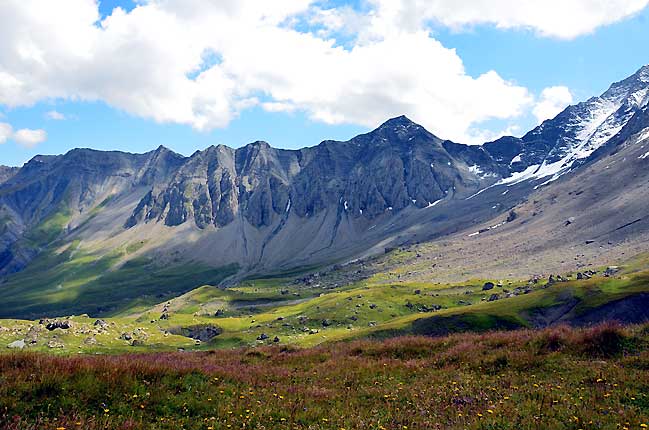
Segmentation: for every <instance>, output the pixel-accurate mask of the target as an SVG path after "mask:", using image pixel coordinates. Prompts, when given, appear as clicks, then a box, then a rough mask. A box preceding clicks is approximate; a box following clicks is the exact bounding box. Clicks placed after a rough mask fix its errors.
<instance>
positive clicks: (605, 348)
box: [580, 321, 627, 357]
mask: <svg viewBox="0 0 649 430" xmlns="http://www.w3.org/2000/svg"><path fill="white" fill-rule="evenodd" d="M626 340H627V335H626V334H625V332H624V328H623V327H622V326H621V325H620V324H619V323H617V322H613V321H612V322H606V323H603V324H600V325H598V326H595V327H593V328H591V329H588V330H586V331H585V333H584V334H583V336H582V338H581V342H580V343H581V347H582V351H583V352H584V353H586V354H589V355H595V356H600V357H614V356H616V355H619V354H621V353H622V352H623V350H624V345H625V344H626Z"/></svg>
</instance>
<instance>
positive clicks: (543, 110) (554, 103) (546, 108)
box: [532, 86, 573, 123]
mask: <svg viewBox="0 0 649 430" xmlns="http://www.w3.org/2000/svg"><path fill="white" fill-rule="evenodd" d="M572 102H573V97H572V93H571V92H570V89H568V88H567V87H564V86H556V87H548V88H546V89H544V90H543V91H542V92H541V97H540V99H539V100H538V101H537V103H536V104H535V106H534V109H533V110H532V113H533V114H534V116H535V117H536V119H537V121H538V122H539V123H541V122H543V121H545V120H546V119H552V118H554V117H555V116H557V115H558V114H559V113H560V112H561V111H562V110H564V109H565V108H566V107H567V106H569V105H571V104H572Z"/></svg>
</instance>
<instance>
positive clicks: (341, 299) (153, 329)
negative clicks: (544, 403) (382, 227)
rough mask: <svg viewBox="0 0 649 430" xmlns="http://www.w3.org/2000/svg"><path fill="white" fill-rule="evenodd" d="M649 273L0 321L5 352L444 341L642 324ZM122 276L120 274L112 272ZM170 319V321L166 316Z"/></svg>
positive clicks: (191, 295)
mask: <svg viewBox="0 0 649 430" xmlns="http://www.w3.org/2000/svg"><path fill="white" fill-rule="evenodd" d="M79 258H81V257H79ZM644 267H646V266H645V265H644V263H642V262H630V263H629V265H628V266H627V267H626V268H625V269H624V270H622V271H621V272H619V273H618V274H616V275H615V276H613V277H608V278H606V277H603V276H601V275H600V276H596V277H594V278H592V279H589V280H583V281H570V282H563V283H558V284H555V285H547V284H544V283H543V282H541V283H539V284H537V285H534V286H533V287H532V288H531V292H529V294H521V295H518V296H515V297H512V298H502V299H501V300H498V301H494V302H489V301H487V300H486V299H487V298H489V297H490V295H491V294H493V293H499V294H500V295H501V297H503V296H504V290H509V291H512V290H513V289H515V288H516V287H521V286H524V285H527V283H523V282H513V281H512V282H511V283H505V286H503V287H495V288H494V289H493V290H491V291H482V285H483V283H484V282H483V281H471V282H467V283H463V284H461V285H444V284H437V283H430V284H426V283H417V284H411V283H389V282H386V280H385V276H384V275H383V274H377V275H376V276H374V277H372V278H369V279H366V280H363V281H359V282H356V283H353V284H350V285H348V286H345V287H340V288H337V289H328V288H327V287H325V286H321V285H318V284H315V285H313V286H310V287H308V288H305V287H304V286H301V285H296V284H295V283H294V282H293V281H292V279H291V278H271V279H259V280H249V281H246V282H244V283H242V284H241V285H239V286H237V287H234V288H229V289H221V288H217V287H213V286H209V285H205V286H203V287H200V288H197V289H194V290H192V291H189V292H187V293H185V294H182V295H180V296H178V297H176V298H175V299H171V300H166V299H165V300H161V299H156V297H155V296H153V297H151V300H157V302H158V303H159V304H158V305H155V306H150V304H147V303H146V299H145V300H139V301H132V300H125V301H124V307H123V309H122V311H121V312H119V313H118V312H115V313H113V314H112V317H111V318H106V321H107V322H108V323H109V326H108V327H107V328H106V329H105V330H103V331H100V332H99V333H95V331H93V330H95V329H94V327H93V326H92V323H93V322H94V319H93V318H87V317H76V319H75V321H76V322H75V327H74V328H73V329H71V330H67V331H65V330H60V329H57V330H54V331H53V332H48V331H44V330H41V329H40V328H39V326H40V325H39V324H38V323H36V322H30V321H20V322H16V321H12V322H9V323H7V322H5V321H2V320H0V326H5V327H6V328H7V329H5V330H4V331H2V330H0V346H2V345H3V344H4V345H6V344H8V343H10V342H12V341H14V340H19V339H24V338H27V339H29V333H30V330H38V331H39V334H38V336H37V341H36V342H34V344H31V345H29V346H28V347H27V349H29V350H41V351H52V352H60V353H69V352H76V351H79V350H80V351H87V352H90V351H101V352H106V351H113V352H120V351H139V350H146V349H147V348H152V349H156V350H159V349H175V348H179V347H180V348H184V349H212V348H230V347H239V346H257V345H264V344H273V343H275V342H274V339H275V338H276V337H277V339H278V343H280V344H293V345H300V346H313V345H317V344H320V343H326V342H332V341H340V340H352V339H359V338H368V337H372V338H385V337H393V336H398V335H407V334H424V335H444V334H447V333H453V332H461V331H489V330H495V329H516V328H527V327H530V328H534V327H543V326H546V325H550V324H557V323H572V324H578V325H587V324H590V323H592V322H596V321H599V320H601V319H606V318H608V317H613V318H621V319H625V318H628V317H629V315H634V316H636V317H638V318H640V317H642V315H645V314H647V312H649V307H648V306H647V301H648V300H649V271H643V270H641V269H642V268H644ZM124 270H128V269H124ZM133 270H134V272H131V273H130V275H129V276H135V277H137V279H141V278H140V277H141V276H143V275H142V273H141V272H138V271H135V270H136V269H133ZM138 270H139V269H138ZM170 270H171V269H170ZM125 273H129V272H125ZM202 273H203V272H196V271H195V269H191V268H190V269H188V272H183V273H182V276H184V277H186V278H187V279H188V280H191V282H199V281H200V278H198V276H202ZM206 273H210V272H206ZM117 274H119V272H115V274H114V275H112V276H116V275H117ZM190 274H191V276H194V278H191V276H190ZM216 275H218V274H215V276H216ZM120 276H122V275H120ZM145 276H159V275H153V274H149V275H145ZM179 277H180V275H179V274H178V273H175V274H173V275H171V274H170V278H169V279H173V280H177V279H179ZM95 282H97V283H95V284H93V283H90V284H84V285H82V286H81V285H80V286H79V287H78V288H80V289H82V288H93V289H94V288H99V286H104V288H107V289H106V290H105V292H102V294H105V295H106V297H107V296H111V295H112V293H111V292H110V288H109V287H108V285H109V284H108V283H105V282H106V281H105V280H101V281H95ZM114 282H117V281H114ZM142 282H144V280H142ZM113 285H115V283H113ZM158 288H159V286H158ZM120 290H121V289H120ZM91 291H93V292H94V291H95V290H91ZM156 291H159V290H156ZM45 297H49V296H47V295H45ZM81 297H84V296H81ZM85 297H92V298H93V300H97V298H98V297H100V298H103V297H104V296H103V295H100V294H99V293H98V292H96V293H95V295H94V297H93V296H87V295H86V296H85ZM114 299H115V298H114V297H111V300H114ZM612 304H613V305H612ZM629 306H636V308H629ZM440 307H441V309H438V308H440ZM638 307H640V308H638ZM435 309H437V310H435ZM607 309H608V310H609V311H610V309H612V310H613V311H615V312H617V314H615V312H613V314H611V312H609V311H607ZM625 313H626V314H625ZM163 314H164V315H165V316H166V317H168V318H164V319H161V317H162V315H163ZM611 315H612V316H611ZM645 316H646V315H645ZM634 321H635V320H629V322H634ZM638 321H639V320H638ZM33 327H36V329H34V328H33ZM205 327H209V328H212V329H214V330H215V331H217V332H218V335H216V336H215V337H213V338H212V339H202V341H201V342H195V341H194V340H193V339H190V338H189V337H183V336H182V335H183V334H184V335H185V336H187V335H188V334H187V333H189V332H190V331H191V330H198V329H201V328H205ZM41 328H42V327H41ZM136 329H139V330H142V331H143V332H145V333H146V335H145V336H142V337H141V338H138V339H137V340H138V342H137V344H136V345H133V342H132V339H126V340H125V339H120V337H123V336H122V335H123V334H124V333H132V332H133V331H134V330H136ZM89 337H94V340H91V341H90V342H92V343H91V344H88V338H89ZM52 340H54V341H55V342H58V343H61V344H63V346H62V347H59V346H57V347H55V348H52V347H50V346H49V345H48V344H49V343H50V341H52ZM95 341H96V342H95Z"/></svg>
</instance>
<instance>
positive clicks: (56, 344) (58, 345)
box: [47, 339, 65, 349]
mask: <svg viewBox="0 0 649 430" xmlns="http://www.w3.org/2000/svg"><path fill="white" fill-rule="evenodd" d="M47 347H48V348H51V349H55V348H64V347H65V345H63V344H62V343H61V342H58V341H56V340H54V339H52V340H50V341H49V342H47Z"/></svg>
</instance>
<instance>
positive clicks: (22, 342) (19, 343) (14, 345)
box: [7, 339, 27, 349]
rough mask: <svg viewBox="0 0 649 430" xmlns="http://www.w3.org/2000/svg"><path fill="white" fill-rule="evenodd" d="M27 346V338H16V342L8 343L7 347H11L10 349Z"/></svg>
mask: <svg viewBox="0 0 649 430" xmlns="http://www.w3.org/2000/svg"><path fill="white" fill-rule="evenodd" d="M25 346H27V344H26V343H25V340H24V339H21V340H16V341H14V342H11V343H10V344H9V345H7V348H9V349H23V348H25Z"/></svg>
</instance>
